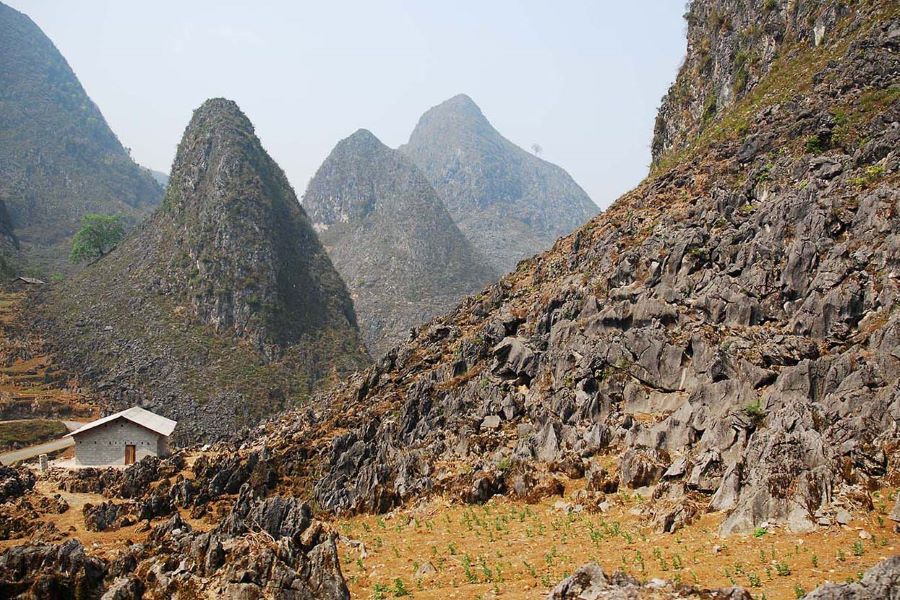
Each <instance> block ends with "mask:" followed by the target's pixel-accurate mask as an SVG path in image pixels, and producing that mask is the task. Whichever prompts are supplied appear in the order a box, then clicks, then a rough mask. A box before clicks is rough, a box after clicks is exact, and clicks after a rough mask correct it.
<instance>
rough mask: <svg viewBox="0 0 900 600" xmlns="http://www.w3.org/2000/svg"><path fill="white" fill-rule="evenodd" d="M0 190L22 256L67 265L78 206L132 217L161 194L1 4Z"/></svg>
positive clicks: (31, 33) (34, 29)
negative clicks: (23, 254) (22, 253)
mask: <svg viewBox="0 0 900 600" xmlns="http://www.w3.org/2000/svg"><path fill="white" fill-rule="evenodd" d="M0 196H2V197H3V198H4V199H5V201H6V204H7V207H8V209H9V214H10V217H11V220H12V222H13V225H14V227H15V230H16V233H17V235H18V237H19V239H20V240H21V241H22V246H23V251H24V253H25V255H26V258H27V259H28V260H29V262H31V263H34V264H36V265H38V266H40V267H42V268H44V269H46V270H56V269H65V268H66V257H67V253H68V241H69V239H70V237H71V235H72V234H73V233H74V232H75V231H76V230H77V228H78V226H79V224H80V220H81V216H82V215H84V214H85V213H89V212H98V213H106V214H120V215H122V216H123V217H124V218H125V220H126V221H127V222H130V223H135V222H137V221H138V220H140V219H141V218H142V217H143V216H144V215H146V214H148V213H149V212H150V211H152V209H153V208H154V207H155V206H156V205H158V204H159V201H160V199H161V198H162V188H161V187H160V186H159V185H158V184H157V183H156V181H155V180H154V179H153V178H152V177H151V176H150V173H149V172H148V171H146V170H144V169H143V168H141V167H139V166H138V165H136V164H135V163H134V161H132V160H131V157H130V156H129V155H128V152H127V151H126V150H125V148H123V147H122V144H121V143H120V142H119V140H118V138H116V136H115V134H114V133H113V132H112V131H111V130H110V128H109V126H108V125H107V123H106V121H105V120H104V118H103V115H102V114H100V111H99V110H98V108H97V106H96V105H95V104H94V103H93V102H92V101H91V99H90V98H89V97H88V96H87V94H86V93H85V91H84V89H83V88H82V86H81V84H80V83H79V82H78V78H77V77H76V76H75V74H74V73H73V72H72V69H71V68H70V67H69V65H68V63H67V62H66V60H65V59H64V58H63V56H62V55H61V54H60V53H59V51H58V50H57V49H56V47H55V46H54V45H53V43H52V42H51V41H50V40H49V39H48V38H47V36H46V35H44V33H43V32H42V31H41V30H40V28H39V27H38V26H37V25H35V24H34V22H32V21H31V19H29V18H28V17H27V16H26V15H24V14H22V13H20V12H18V11H16V10H14V9H12V8H10V7H9V6H7V5H5V4H2V3H0Z"/></svg>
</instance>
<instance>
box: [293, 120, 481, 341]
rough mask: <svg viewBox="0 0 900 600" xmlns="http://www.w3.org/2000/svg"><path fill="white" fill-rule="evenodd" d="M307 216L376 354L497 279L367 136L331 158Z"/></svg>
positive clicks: (419, 185)
mask: <svg viewBox="0 0 900 600" xmlns="http://www.w3.org/2000/svg"><path fill="white" fill-rule="evenodd" d="M303 207H304V208H305V209H306V211H307V212H308V214H309V216H310V218H311V219H312V221H313V223H314V225H315V227H316V229H317V231H318V232H319V237H320V239H321V240H322V243H323V244H324V245H325V247H326V249H327V250H328V253H329V255H330V256H331V259H332V261H333V262H334V264H335V267H336V268H337V269H338V271H339V272H340V273H341V276H342V277H343V278H344V280H345V281H346V282H347V285H348V287H349V288H350V291H351V293H352V295H353V299H354V303H355V306H356V310H357V314H358V315H359V320H360V328H361V329H362V331H363V336H364V338H365V340H366V344H367V346H368V347H369V349H370V350H371V351H372V353H373V354H382V353H383V352H385V351H386V350H388V349H389V348H390V347H391V346H393V345H395V344H396V343H397V342H399V341H402V340H403V339H405V338H406V337H407V336H408V331H409V329H410V327H413V326H415V325H419V324H422V323H424V322H425V321H427V320H428V319H430V318H431V317H433V316H435V315H437V314H440V313H442V312H445V311H446V310H449V309H450V308H452V307H453V306H454V305H455V304H456V303H457V302H459V301H460V300H461V299H462V298H463V297H464V296H465V295H467V294H471V293H475V292H477V291H479V290H480V289H481V288H482V287H484V285H485V284H487V283H488V282H490V281H493V280H494V279H495V278H496V277H497V273H496V272H495V271H494V270H493V269H492V268H491V267H490V266H488V265H487V264H486V261H485V259H484V257H483V256H481V255H480V254H478V252H477V251H476V250H475V249H474V248H473V247H472V245H471V244H470V243H469V242H468V240H466V238H465V237H464V236H463V235H462V233H460V231H459V229H458V228H457V227H456V225H455V224H454V222H453V220H452V219H451V218H450V215H449V214H448V213H447V210H446V209H445V208H444V206H443V204H442V203H441V201H440V199H439V198H438V196H437V193H436V192H435V191H434V189H433V188H432V187H431V185H430V184H429V183H428V180H427V179H426V178H425V176H424V175H423V174H422V173H421V172H420V171H419V169H417V168H416V167H415V165H413V164H412V162H410V161H409V159H407V158H406V157H405V156H403V155H402V154H401V153H399V152H397V151H396V150H392V149H391V148H388V147H387V146H385V145H384V144H382V143H381V141H379V140H378V138H376V137H375V136H374V135H373V134H372V133H371V132H369V131H366V130H364V129H361V130H359V131H357V132H356V133H354V134H353V135H351V136H350V137H348V138H346V139H344V140H341V141H340V142H339V143H338V144H337V146H336V147H335V148H334V150H332V152H331V153H330V154H329V156H328V158H326V159H325V162H324V163H323V164H322V166H321V167H320V168H319V170H318V171H317V172H316V175H315V177H313V179H312V180H311V181H310V184H309V187H308V188H307V190H306V193H305V194H304V197H303Z"/></svg>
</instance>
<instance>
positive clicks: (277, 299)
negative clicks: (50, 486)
mask: <svg viewBox="0 0 900 600" xmlns="http://www.w3.org/2000/svg"><path fill="white" fill-rule="evenodd" d="M37 310H38V311H39V312H40V313H41V314H42V315H45V317H46V319H47V320H46V322H45V323H44V330H45V331H46V332H47V335H48V337H49V338H50V339H51V340H52V341H53V342H54V343H55V346H56V347H57V348H58V350H59V354H60V356H61V358H62V361H63V363H64V364H67V365H71V366H72V368H73V372H81V373H85V374H86V376H87V377H88V378H89V379H90V380H92V381H93V382H94V384H95V387H96V388H97V389H99V390H101V391H103V392H104V393H105V395H106V396H108V397H109V398H111V400H112V401H113V403H114V404H115V405H117V406H125V405H131V404H137V403H140V404H141V405H144V406H146V407H148V408H150V409H151V410H154V411H157V412H159V413H161V414H163V415H166V416H168V417H171V418H173V419H176V420H178V421H180V425H179V427H178V429H177V430H176V436H177V437H180V438H181V439H182V440H185V439H187V440H197V439H208V438H214V437H220V436H224V435H229V434H233V433H234V432H235V431H236V428H237V427H238V426H240V425H252V424H254V423H255V422H257V421H258V420H259V419H260V417H261V416H262V415H265V414H271V413H273V412H275V411H277V410H279V409H282V408H284V407H286V406H288V405H290V404H291V403H293V402H295V401H297V400H298V399H299V398H302V397H304V396H306V395H307V394H308V393H309V392H310V391H311V390H312V389H313V388H315V387H316V386H317V385H318V384H320V383H322V382H323V381H325V380H327V379H329V378H330V377H334V376H337V375H339V374H342V373H345V372H346V371H348V370H351V369H353V368H356V367H358V366H359V365H361V364H364V362H365V361H366V359H367V357H366V353H365V350H364V349H363V348H362V344H361V342H360V339H359V335H358V330H357V326H356V317H355V314H354V310H353V304H352V302H351V300H350V297H349V294H348V293H347V289H346V287H345V286H344V283H343V281H342V280H341V278H340V276H339V275H338V274H337V272H336V271H335V270H334V268H333V266H332V265H331V262H330V261H329V259H328V256H327V254H326V253H325V251H324V249H323V248H322V246H321V244H320V243H319V241H318V239H317V238H316V234H315V232H314V231H313V228H312V225H311V224H310V222H309V219H308V218H307V216H306V214H305V213H304V212H303V209H302V208H301V207H300V205H299V203H298V202H297V198H296V196H295V195H294V192H293V190H292V189H291V187H290V185H289V184H288V182H287V179H286V178H285V176H284V173H283V172H282V171H281V169H280V168H279V167H278V165H277V164H275V162H274V161H273V160H272V159H271V158H270V157H269V156H268V154H266V152H265V150H264V149H263V148H262V146H261V144H260V142H259V139H258V138H257V137H256V135H255V134H254V131H253V126H252V125H251V123H250V121H249V120H248V119H247V117H246V116H245V115H244V114H243V113H242V112H241V111H240V109H239V108H238V107H237V105H235V104H234V103H233V102H231V101H228V100H224V99H215V100H209V101H207V102H206V103H204V104H203V106H201V107H200V108H199V109H197V110H196V111H195V113H194V116H193V119H192V120H191V122H190V124H189V125H188V127H187V129H186V130H185V133H184V137H183V138H182V140H181V143H180V144H179V146H178V153H177V155H176V158H175V162H174V164H173V168H172V176H171V179H170V180H169V184H168V187H167V192H166V197H165V200H164V202H163V205H162V207H161V208H160V209H159V210H158V211H157V212H156V213H155V214H154V215H153V216H152V217H151V218H149V219H148V220H147V221H146V222H145V223H143V224H142V225H141V226H140V228H139V229H138V230H137V231H136V232H135V233H134V234H133V235H131V236H130V237H129V238H127V239H126V241H124V242H123V243H122V244H121V245H120V246H119V247H118V248H117V249H116V250H115V251H113V252H112V253H110V254H109V255H107V256H106V257H104V258H103V259H101V260H100V261H98V262H97V263H95V264H94V265H92V266H90V267H89V268H87V269H85V270H84V271H83V272H82V273H81V274H79V275H78V276H77V277H76V278H75V279H74V280H72V281H68V282H63V283H60V284H58V285H56V286H54V287H53V288H52V289H51V290H50V291H49V292H48V293H47V294H45V295H44V297H43V298H42V303H41V304H40V305H39V306H38V307H37Z"/></svg>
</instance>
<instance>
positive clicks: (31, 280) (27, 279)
mask: <svg viewBox="0 0 900 600" xmlns="http://www.w3.org/2000/svg"><path fill="white" fill-rule="evenodd" d="M16 281H24V282H25V283H30V284H32V285H44V284H45V283H46V282H45V281H42V280H40V279H37V278H36V277H23V276H19V277H16Z"/></svg>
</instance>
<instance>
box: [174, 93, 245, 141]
mask: <svg viewBox="0 0 900 600" xmlns="http://www.w3.org/2000/svg"><path fill="white" fill-rule="evenodd" d="M221 126H231V127H232V128H233V129H234V130H238V131H243V132H246V133H251V134H252V133H253V132H254V130H253V123H251V122H250V119H248V118H247V115H245V114H244V112H243V111H242V110H241V108H240V107H239V106H238V105H237V102H235V101H234V100H229V99H227V98H210V99H209V100H206V101H205V102H204V103H203V104H201V105H200V107H199V108H198V109H197V110H195V111H194V116H193V117H192V118H191V122H190V123H189V124H188V127H187V131H188V132H190V131H192V130H197V129H201V130H203V129H206V128H209V127H221Z"/></svg>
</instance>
